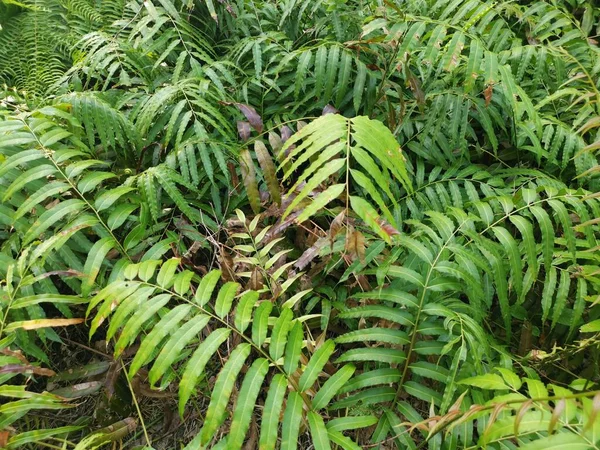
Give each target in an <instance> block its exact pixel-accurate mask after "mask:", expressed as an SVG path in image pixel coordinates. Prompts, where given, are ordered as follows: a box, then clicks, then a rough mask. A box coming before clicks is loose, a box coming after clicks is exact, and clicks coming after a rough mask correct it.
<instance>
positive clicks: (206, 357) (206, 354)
mask: <svg viewBox="0 0 600 450" xmlns="http://www.w3.org/2000/svg"><path fill="white" fill-rule="evenodd" d="M230 334H231V330H229V329H227V328H219V329H217V330H215V331H213V332H212V333H211V334H210V335H209V336H208V337H207V338H206V339H204V340H203V341H202V342H201V343H200V345H198V347H197V348H196V351H195V352H194V354H193V355H192V357H191V358H190V360H189V361H188V363H187V365H186V367H185V370H184V372H183V375H182V376H181V382H180V383H179V415H180V416H182V417H183V413H184V410H185V404H186V403H187V401H188V400H189V399H190V397H191V395H192V392H193V391H194V388H195V387H196V382H197V381H198V378H199V377H200V376H201V375H203V373H204V368H205V367H206V364H207V363H208V362H209V361H210V360H211V358H212V357H213V355H214V354H215V352H216V351H217V349H218V348H219V346H220V345H221V344H222V343H223V342H225V341H226V340H227V338H228V337H229V335H230Z"/></svg>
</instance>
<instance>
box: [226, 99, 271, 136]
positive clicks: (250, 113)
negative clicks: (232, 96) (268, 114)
mask: <svg viewBox="0 0 600 450" xmlns="http://www.w3.org/2000/svg"><path fill="white" fill-rule="evenodd" d="M219 103H221V104H222V105H227V106H231V105H234V106H237V108H238V109H239V110H240V111H241V112H242V114H243V115H244V116H246V119H248V122H250V125H251V126H252V128H254V129H255V130H256V131H258V132H259V133H262V131H263V121H262V117H260V115H259V114H258V113H257V112H256V110H255V109H254V108H253V107H252V106H250V105H245V104H244V103H236V102H219Z"/></svg>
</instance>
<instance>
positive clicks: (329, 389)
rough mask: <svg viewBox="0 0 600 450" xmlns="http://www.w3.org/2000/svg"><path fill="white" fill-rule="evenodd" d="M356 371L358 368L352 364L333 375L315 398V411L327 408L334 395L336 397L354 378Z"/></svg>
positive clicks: (313, 403)
mask: <svg viewBox="0 0 600 450" xmlns="http://www.w3.org/2000/svg"><path fill="white" fill-rule="evenodd" d="M355 370H356V367H354V366H353V365H352V364H346V365H345V366H343V367H342V368H340V369H339V370H338V371H337V372H336V373H335V374H333V375H332V376H331V378H329V379H328V380H327V381H326V382H325V383H324V384H323V386H321V389H319V390H318V391H317V393H316V395H315V396H314V397H313V401H312V406H313V409H314V410H317V409H322V408H325V407H326V406H327V404H328V403H329V401H330V400H331V399H332V398H333V397H334V395H336V394H337V393H338V391H339V390H340V389H341V388H342V387H343V386H344V384H346V382H347V381H348V380H349V379H350V378H351V377H352V375H353V374H354V371H355Z"/></svg>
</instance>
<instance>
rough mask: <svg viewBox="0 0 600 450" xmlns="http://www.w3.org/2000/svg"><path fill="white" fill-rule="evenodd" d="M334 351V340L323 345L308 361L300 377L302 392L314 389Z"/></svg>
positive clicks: (299, 385)
mask: <svg viewBox="0 0 600 450" xmlns="http://www.w3.org/2000/svg"><path fill="white" fill-rule="evenodd" d="M334 351H335V344H334V342H333V341H332V340H327V341H325V342H324V343H323V345H321V346H320V347H319V348H318V349H317V350H316V351H315V353H314V354H313V355H312V357H311V358H310V360H309V361H308V364H307V365H306V368H305V369H304V372H303V373H302V376H301V377H300V381H299V382H298V389H299V390H300V391H301V392H303V391H306V390H307V389H308V388H310V387H312V385H313V384H314V383H315V381H316V380H317V378H318V376H319V374H320V373H321V370H323V367H325V364H327V361H329V358H330V357H331V355H332V354H333V352H334Z"/></svg>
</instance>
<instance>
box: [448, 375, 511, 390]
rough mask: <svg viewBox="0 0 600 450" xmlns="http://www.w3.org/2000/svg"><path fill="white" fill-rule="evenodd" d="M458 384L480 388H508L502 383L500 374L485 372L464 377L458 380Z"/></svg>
mask: <svg viewBox="0 0 600 450" xmlns="http://www.w3.org/2000/svg"><path fill="white" fill-rule="evenodd" d="M458 384H466V385H467V386H475V387H478V388H481V389H494V390H499V389H508V386H507V385H506V384H505V383H504V380H503V379H502V377H501V376H500V375H496V374H495V373H487V374H485V375H478V376H475V377H470V378H465V379H463V380H460V381H459V382H458Z"/></svg>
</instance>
